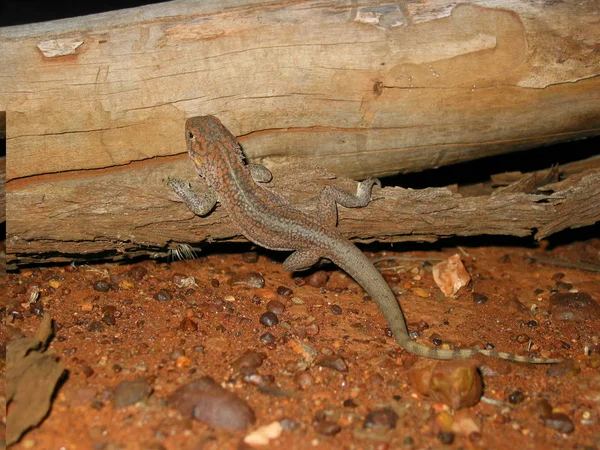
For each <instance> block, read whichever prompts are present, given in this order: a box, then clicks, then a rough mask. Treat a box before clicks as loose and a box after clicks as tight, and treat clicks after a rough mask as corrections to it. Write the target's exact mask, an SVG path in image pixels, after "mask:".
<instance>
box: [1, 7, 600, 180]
mask: <svg viewBox="0 0 600 450" xmlns="http://www.w3.org/2000/svg"><path fill="white" fill-rule="evenodd" d="M597 6H598V4H597V2H578V1H574V0H571V1H563V2H526V1H519V2H516V1H512V0H483V1H482V0H480V1H472V2H469V4H462V5H458V6H456V2H454V1H451V0H429V1H422V2H406V3H404V2H401V3H396V2H392V3H383V4H382V3H380V2H369V1H365V2H360V3H359V2H355V1H346V2H332V3H330V4H327V3H325V4H324V3H322V2H312V1H304V2H291V1H287V2H286V1H283V2H276V3H272V2H255V1H249V0H229V1H225V2H196V1H181V2H172V3H164V4H159V5H151V6H144V7H140V8H133V9H130V10H125V11H115V12H110V13H104V14H98V15H92V16H86V17H80V18H75V19H66V20H59V21H54V22H47V23H41V24H33V25H32V24H29V25H24V26H17V27H8V28H3V29H1V30H0V50H1V52H2V57H3V65H2V68H1V69H0V70H1V71H2V75H3V77H2V80H3V81H2V83H1V84H0V110H6V111H8V112H9V114H8V145H9V151H12V154H13V157H12V158H11V161H10V164H9V167H8V173H7V177H8V180H9V181H10V180H13V179H17V178H29V177H35V176H40V175H45V174H56V173H65V172H73V171H77V172H80V173H81V174H82V175H84V171H86V170H90V169H102V168H114V167H122V166H126V165H128V164H130V163H132V162H140V161H145V160H148V159H151V158H157V157H166V156H173V155H176V154H180V153H182V152H183V151H184V149H183V145H182V136H181V135H182V132H181V130H182V124H183V122H184V119H185V118H186V117H189V116H195V115H204V114H214V115H216V116H218V117H219V118H220V119H221V120H222V121H223V122H224V123H225V124H226V125H227V126H228V127H229V128H230V129H231V131H232V132H233V133H234V134H235V135H237V136H240V137H241V142H242V144H243V145H244V148H245V150H246V153H247V156H248V157H249V158H250V159H251V160H254V161H257V162H263V163H266V162H273V163H280V162H285V161H289V160H293V159H302V160H308V161H312V162H317V163H318V164H319V165H321V166H323V167H325V168H326V169H327V170H330V171H333V172H335V173H337V174H338V175H339V176H347V177H351V178H353V179H359V178H365V177H367V176H378V177H382V176H386V175H392V174H395V173H399V172H409V171H419V170H423V169H426V168H432V167H440V166H443V165H447V164H454V163H457V162H461V161H466V160H471V159H474V158H480V157H483V156H490V155H495V154H501V153H506V152H510V151H515V150H519V149H525V148H532V147H536V146H540V145H544V144H549V143H553V142H558V141H564V140H569V139H576V138H582V137H587V136H592V135H597V134H598V133H599V132H600V114H599V111H598V101H599V100H600V77H598V75H599V74H600V54H599V53H598V52H597V51H596V50H597V49H596V47H595V46H596V45H597V44H596V42H597V41H598V26H597V21H596V20H597V19H596V15H595V13H596V12H597V11H596V8H597ZM124 175H127V176H128V173H127V172H125V173H124Z"/></svg>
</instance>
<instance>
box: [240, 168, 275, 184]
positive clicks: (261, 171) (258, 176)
mask: <svg viewBox="0 0 600 450" xmlns="http://www.w3.org/2000/svg"><path fill="white" fill-rule="evenodd" d="M246 167H247V168H248V170H249V171H250V175H251V176H252V179H253V180H254V181H256V182H257V183H268V182H269V181H271V180H272V179H273V174H272V173H271V171H270V170H269V169H267V168H266V167H265V166H263V165H262V164H246Z"/></svg>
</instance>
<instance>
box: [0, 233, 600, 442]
mask: <svg viewBox="0 0 600 450" xmlns="http://www.w3.org/2000/svg"><path fill="white" fill-rule="evenodd" d="M467 242H471V244H470V245H467V246H462V247H458V246H445V247H442V246H440V247H432V246H419V245H412V246H410V248H407V247H406V246H405V247H404V248H403V247H401V246H395V247H393V248H392V247H390V246H389V245H387V246H378V247H377V246H375V247H369V248H368V249H369V250H373V251H376V252H377V253H374V252H369V253H368V255H369V256H370V257H372V258H378V257H390V256H396V257H399V258H401V259H398V260H393V261H388V262H385V263H381V264H379V266H380V267H381V268H382V270H383V274H384V277H385V278H386V280H387V282H388V283H389V284H390V285H391V286H392V288H393V290H394V292H395V293H396V295H397V297H398V299H399V302H400V304H401V306H402V308H403V311H404V314H405V316H406V317H407V321H408V324H409V329H410V330H411V331H412V332H414V333H413V335H414V336H413V337H414V338H416V340H417V341H419V342H422V343H424V344H426V345H428V346H434V345H439V346H446V347H448V346H449V347H450V348H456V347H460V348H466V347H472V346H479V347H480V348H484V347H488V348H492V347H493V348H494V349H496V350H501V351H507V352H512V353H516V354H519V355H528V354H531V355H537V356H544V357H558V358H564V359H565V362H563V363H560V364H557V365H543V364H542V365H535V364H522V363H514V362H507V361H503V360H498V359H494V358H487V357H480V356H478V357H476V358H475V359H474V360H472V361H475V365H476V366H477V371H476V373H478V374H479V375H480V376H481V379H482V381H483V395H482V396H481V394H477V392H475V394H474V397H473V398H474V400H473V401H471V402H470V403H469V402H467V403H469V404H466V405H463V404H460V405H459V404H458V403H455V400H456V395H457V394H456V392H454V391H455V390H457V389H458V390H460V388H461V383H462V382H463V381H465V380H464V379H462V378H459V380H458V381H452V380H453V378H452V377H451V376H448V377H447V379H446V380H445V381H446V382H448V383H449V385H450V387H449V388H448V386H446V388H448V389H449V391H451V392H450V393H449V394H448V393H446V394H444V393H442V394H440V393H439V392H437V394H436V392H427V389H425V390H423V388H419V386H418V385H419V384H423V383H425V382H426V379H427V377H428V376H429V375H427V374H431V371H432V370H433V371H435V370H441V371H442V372H443V371H444V370H446V369H444V368H445V367H450V366H446V365H444V364H452V363H439V362H436V361H432V360H424V359H423V358H418V357H415V356H412V355H409V354H407V353H406V352H404V351H403V350H402V349H400V348H399V347H398V346H397V345H396V344H395V341H394V340H393V339H392V338H391V337H389V336H388V333H387V332H386V323H385V320H384V318H383V316H382V314H381V313H380V312H379V311H378V309H377V307H376V305H375V304H374V302H373V301H371V300H370V299H369V298H368V297H367V296H366V295H365V293H364V292H363V290H362V289H361V288H360V287H359V286H358V285H357V284H356V283H355V282H353V281H352V279H350V278H349V277H347V276H346V275H345V274H344V273H343V272H342V271H340V270H339V269H337V268H335V267H334V266H332V265H326V266H323V267H321V268H319V269H317V270H314V271H312V272H309V273H303V274H294V276H292V275H291V274H289V273H287V272H285V271H284V270H283V268H282V265H281V262H282V261H283V258H284V257H285V255H282V254H279V253H264V252H262V251H261V250H258V249H256V250H255V249H251V248H250V247H243V249H242V250H244V249H245V250H246V251H244V252H239V253H236V252H232V251H230V250H228V251H227V252H222V253H217V252H215V251H220V250H222V249H223V248H225V249H230V248H231V247H217V246H209V247H207V248H206V251H205V252H203V253H201V254H200V255H199V257H198V258H197V259H194V260H188V261H176V262H170V263H169V262H155V261H143V262H139V263H135V264H130V265H116V264H104V265H94V266H91V265H90V266H87V265H82V266H73V265H71V266H63V267H47V268H33V269H30V268H25V269H22V270H21V271H20V272H19V273H13V274H9V275H8V286H7V293H8V295H7V302H8V306H7V309H6V311H7V316H8V322H9V323H10V325H9V329H8V330H9V331H8V332H9V334H10V336H11V337H13V338H14V337H15V336H17V337H18V336H21V335H23V334H24V335H33V334H34V333H35V330H36V329H37V328H38V327H39V325H40V322H41V318H40V316H41V315H43V314H50V315H51V316H52V318H53V319H54V326H55V335H54V338H53V339H52V341H51V343H50V346H49V351H53V352H55V353H56V355H58V356H59V358H60V361H61V362H62V364H64V366H65V368H66V369H67V373H66V375H65V376H63V378H62V379H61V381H60V384H59V386H58V388H57V390H56V393H55V396H54V400H53V404H52V407H51V411H50V413H49V415H48V416H47V418H46V419H45V420H44V422H43V423H42V424H41V425H40V426H39V427H38V428H35V429H33V430H31V431H30V432H29V433H28V434H26V435H25V436H24V437H23V438H22V439H21V441H20V443H18V444H16V445H14V447H13V448H14V449H15V450H16V449H19V450H21V449H56V450H58V449H69V450H74V449H111V450H114V449H153V450H159V449H243V448H269V449H286V450H291V449H306V448H315V449H331V448H344V449H379V450H383V449H394V448H407V449H423V448H443V447H445V448H481V449H492V448H493V449H506V448H518V449H550V448H569V449H594V448H599V447H600V413H599V411H600V315H596V314H600V313H598V310H599V309H600V306H598V303H599V302H600V297H599V294H598V293H599V292H600V274H599V273H597V272H593V271H589V270H583V269H581V268H574V267H564V266H561V265H556V261H557V260H561V261H563V262H564V261H565V260H567V261H570V262H582V261H583V262H584V263H585V262H588V263H591V264H592V265H593V264H594V263H595V264H598V262H599V261H600V239H597V238H591V239H587V240H583V241H571V242H569V243H564V244H560V245H556V246H548V245H547V244H548V243H544V242H543V243H542V244H541V245H537V246H530V247H517V246H506V245H494V246H492V245H485V246H475V245H473V241H467ZM519 242H523V240H521V241H519V240H513V241H511V243H513V244H514V243H517V244H518V243H519ZM446 245H447V244H446ZM395 249H401V250H407V251H402V252H401V253H400V252H394V251H391V250H395ZM209 252H210V253H209ZM453 254H459V255H460V257H461V259H462V261H463V263H464V265H465V267H466V269H467V271H468V273H469V275H470V277H471V279H472V281H471V283H470V284H469V285H468V286H467V287H464V288H462V289H461V290H460V291H459V292H458V295H457V296H456V298H446V297H444V295H443V294H442V293H441V291H440V289H439V288H438V287H437V286H436V284H435V282H434V280H433V277H432V269H431V268H432V264H436V263H437V262H438V261H439V260H440V259H445V258H448V257H449V256H451V255H453ZM596 267H597V266H596ZM298 275H301V277H298ZM263 282H264V287H261V286H263ZM34 292H39V298H37V300H35V301H34V302H31V299H32V298H35V297H32V293H34ZM575 293H576V294H578V296H577V295H570V296H568V295H567V296H566V297H565V296H564V295H563V296H562V297H561V298H563V300H564V298H566V299H567V301H566V303H565V302H562V303H560V304H559V303H557V302H556V301H553V303H552V304H551V297H552V296H559V297H560V296H561V295H562V294H575ZM586 293H587V294H589V296H586V295H585V294H586ZM583 297H585V299H587V303H586V304H585V305H583V306H582V305H581V302H580V303H577V301H575V302H573V301H571V303H569V299H570V300H574V299H575V300H577V299H579V300H581V298H583ZM556 298H558V297H555V299H556ZM584 303H585V302H584ZM472 361H471V362H472ZM472 366H473V364H471V363H470V362H461V363H459V366H458V367H460V368H465V367H466V368H468V367H472ZM434 367H436V369H434ZM205 375H208V376H210V377H211V378H212V379H214V380H215V381H216V388H215V389H216V390H218V391H219V392H220V388H224V389H225V390H226V391H228V392H231V393H234V394H235V397H233V396H225V397H224V398H225V399H226V400H225V402H224V403H223V404H219V406H218V407H217V409H218V410H219V411H217V414H218V413H219V412H221V411H222V410H227V409H228V408H232V409H233V410H234V412H233V413H232V414H234V415H235V414H238V413H239V412H240V410H241V411H242V412H241V415H242V416H243V417H242V419H241V420H242V421H243V420H248V421H249V423H250V424H249V425H248V426H247V428H246V429H241V430H229V429H226V428H223V427H221V426H217V425H213V426H211V425H208V424H206V423H203V422H201V421H199V420H196V419H195V418H192V417H190V414H189V411H188V413H187V414H184V413H182V409H181V403H182V402H183V400H181V399H179V400H176V399H174V398H173V397H170V396H171V394H173V393H174V392H175V391H176V390H177V389H180V388H182V386H187V385H188V384H189V383H190V382H191V381H192V380H196V379H198V378H201V377H203V376H205ZM441 377H442V378H444V375H442V376H441ZM133 380H137V381H136V382H135V383H122V382H124V381H133ZM120 383H121V384H120ZM425 384H426V383H425ZM117 386H119V388H117ZM219 386H220V387H219ZM443 389H444V388H442V390H443ZM453 392H454V393H453ZM136 395H138V397H136ZM184 397H185V395H184ZM231 398H233V400H231ZM132 399H133V400H132ZM136 400H139V401H136ZM228 402H229V404H227V403H228ZM129 403H130V404H129ZM178 408H179V409H178ZM221 408H222V409H221ZM235 410H237V412H236V411H235ZM194 411H195V413H194V414H196V415H197V416H199V415H201V411H196V410H194ZM248 411H249V412H248ZM212 414H213V415H214V414H215V412H214V411H213V412H212ZM253 415H254V417H255V420H254V417H252V416H253ZM236 417H238V416H237V415H236ZM265 425H270V428H269V429H270V430H272V431H273V430H274V431H273V435H272V436H273V437H272V439H271V440H270V442H269V441H268V439H267V442H268V443H267V444H266V445H262V446H261V445H258V444H256V443H247V442H244V438H246V437H247V436H248V435H250V434H251V433H252V432H253V431H255V430H257V429H258V428H260V427H262V426H265Z"/></svg>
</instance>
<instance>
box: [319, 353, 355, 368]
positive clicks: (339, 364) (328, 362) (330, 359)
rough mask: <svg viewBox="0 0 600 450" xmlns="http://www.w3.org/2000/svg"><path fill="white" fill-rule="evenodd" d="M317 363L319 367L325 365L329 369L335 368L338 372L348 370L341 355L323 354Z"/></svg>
mask: <svg viewBox="0 0 600 450" xmlns="http://www.w3.org/2000/svg"><path fill="white" fill-rule="evenodd" d="M317 365H318V366H321V367H327V368H329V369H333V370H337V371H338V372H348V364H346V361H345V360H344V358H343V357H341V356H339V355H325V356H322V357H321V358H320V359H319V360H318V361H317Z"/></svg>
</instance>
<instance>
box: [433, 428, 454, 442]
mask: <svg viewBox="0 0 600 450" xmlns="http://www.w3.org/2000/svg"><path fill="white" fill-rule="evenodd" d="M437 438H438V440H439V441H440V442H441V443H442V444H444V445H450V444H452V443H453V442H454V433H452V432H451V431H441V432H440V433H439V434H438V435H437Z"/></svg>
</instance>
